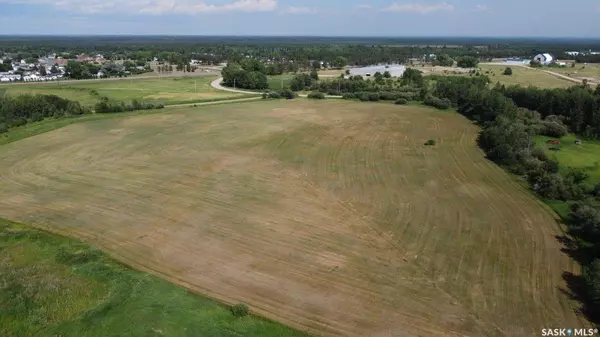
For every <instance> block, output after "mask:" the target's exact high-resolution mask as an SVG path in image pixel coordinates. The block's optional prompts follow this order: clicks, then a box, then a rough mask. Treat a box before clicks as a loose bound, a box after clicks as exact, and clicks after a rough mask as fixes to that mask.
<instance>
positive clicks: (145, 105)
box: [94, 97, 165, 113]
mask: <svg viewBox="0 0 600 337" xmlns="http://www.w3.org/2000/svg"><path fill="white" fill-rule="evenodd" d="M164 107H165V106H164V105H163V104H161V103H150V102H142V101H139V100H137V99H133V100H131V102H129V103H126V102H123V101H115V100H110V99H108V97H101V98H100V101H99V102H98V103H96V105H94V110H95V112H97V113H110V112H124V111H135V110H151V109H162V108H164Z"/></svg>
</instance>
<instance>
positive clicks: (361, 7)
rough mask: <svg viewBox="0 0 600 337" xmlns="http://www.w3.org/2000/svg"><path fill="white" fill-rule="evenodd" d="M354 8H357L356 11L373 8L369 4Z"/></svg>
mask: <svg viewBox="0 0 600 337" xmlns="http://www.w3.org/2000/svg"><path fill="white" fill-rule="evenodd" d="M356 8H358V9H373V6H371V5H369V4H362V5H357V6H356Z"/></svg>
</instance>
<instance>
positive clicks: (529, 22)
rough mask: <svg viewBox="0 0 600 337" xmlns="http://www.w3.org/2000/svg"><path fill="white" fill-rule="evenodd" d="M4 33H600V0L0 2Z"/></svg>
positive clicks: (78, 0) (471, 34) (499, 34)
mask: <svg viewBox="0 0 600 337" xmlns="http://www.w3.org/2000/svg"><path fill="white" fill-rule="evenodd" d="M0 34H78V35H80V34H184V35H320V36H544V37H600V0H573V1H563V0H545V1H532V0H460V1H459V0H454V1H453V0H445V1H444V0H442V1H437V0H414V1H413V0H0Z"/></svg>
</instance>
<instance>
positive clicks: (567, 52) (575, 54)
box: [565, 51, 579, 56]
mask: <svg viewBox="0 0 600 337" xmlns="http://www.w3.org/2000/svg"><path fill="white" fill-rule="evenodd" d="M565 54H567V55H569V56H578V55H579V52H578V51H566V52H565Z"/></svg>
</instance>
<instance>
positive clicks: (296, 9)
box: [283, 6, 317, 14]
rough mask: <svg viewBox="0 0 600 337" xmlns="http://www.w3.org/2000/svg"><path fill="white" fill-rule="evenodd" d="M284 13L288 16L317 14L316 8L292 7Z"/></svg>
mask: <svg viewBox="0 0 600 337" xmlns="http://www.w3.org/2000/svg"><path fill="white" fill-rule="evenodd" d="M283 12H284V13H288V14H308V13H316V12H317V10H316V9H314V8H310V7H296V6H290V7H288V8H286V9H285V10H284V11H283Z"/></svg>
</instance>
